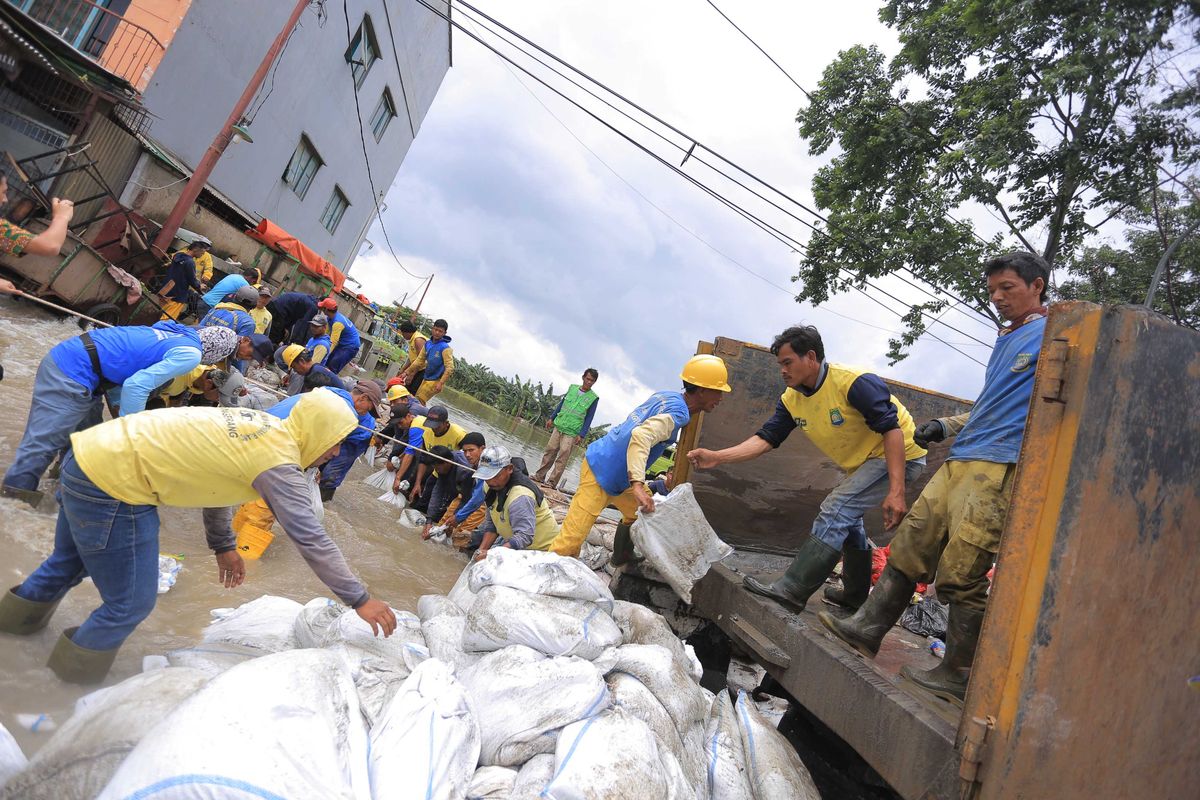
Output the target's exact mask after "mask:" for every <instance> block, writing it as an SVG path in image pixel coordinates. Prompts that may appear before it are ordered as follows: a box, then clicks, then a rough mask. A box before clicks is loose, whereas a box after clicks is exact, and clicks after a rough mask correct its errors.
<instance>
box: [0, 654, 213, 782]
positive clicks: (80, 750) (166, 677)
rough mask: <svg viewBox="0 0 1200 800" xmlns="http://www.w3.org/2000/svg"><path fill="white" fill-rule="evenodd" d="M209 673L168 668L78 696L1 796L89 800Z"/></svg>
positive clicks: (203, 682)
mask: <svg viewBox="0 0 1200 800" xmlns="http://www.w3.org/2000/svg"><path fill="white" fill-rule="evenodd" d="M210 677H211V676H210V675H209V674H208V673H206V672H203V671H201V670H197V669H189V668H187V667H167V668H165V669H157V670H153V671H151V672H143V673H141V674H138V675H134V676H133V677H132V678H128V679H126V680H124V681H121V682H120V683H118V684H116V685H114V686H109V687H106V688H104V689H100V690H98V691H95V692H92V693H91V694H88V695H85V696H84V697H81V698H79V700H78V701H77V702H76V704H75V713H74V714H73V715H72V716H71V718H70V719H68V720H67V721H66V723H64V724H63V726H62V727H61V728H59V729H58V730H56V731H55V732H54V734H53V735H52V736H51V737H50V740H49V741H47V742H46V744H45V745H44V746H43V747H42V749H41V750H39V751H38V752H37V753H36V754H34V757H33V759H32V760H31V761H30V762H29V767H28V769H26V770H25V772H23V773H21V774H20V775H18V776H16V777H14V778H12V780H11V781H10V782H9V783H8V785H7V786H6V787H5V789H4V791H3V792H0V797H4V798H26V800H91V798H93V797H95V796H96V795H98V794H99V793H100V790H101V789H103V788H104V786H105V784H107V783H108V781H109V779H110V778H112V776H113V773H114V772H116V771H117V767H119V766H120V765H121V762H122V761H124V760H125V756H127V755H128V754H129V752H130V751H131V750H133V748H134V747H135V746H136V745H137V743H138V742H139V741H141V739H142V737H143V736H145V734H146V732H147V731H149V730H150V729H151V728H153V727H154V726H155V725H157V724H158V723H159V721H160V720H162V719H163V718H164V717H166V716H167V715H168V714H169V713H171V712H172V711H174V710H175V708H176V706H178V705H179V704H180V703H182V702H183V701H184V700H186V699H187V698H189V697H191V696H192V695H193V694H195V693H196V692H197V691H199V690H200V689H201V688H202V687H203V686H204V685H205V684H207V683H208V681H209V678H210ZM0 750H2V748H0ZM2 761H3V757H2V756H0V762H2ZM0 769H2V764H0ZM3 783H4V781H3V780H2V779H0V784H3Z"/></svg>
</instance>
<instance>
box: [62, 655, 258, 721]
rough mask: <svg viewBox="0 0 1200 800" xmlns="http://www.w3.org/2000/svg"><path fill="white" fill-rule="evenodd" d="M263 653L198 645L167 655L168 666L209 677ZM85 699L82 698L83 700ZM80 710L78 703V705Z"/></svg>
mask: <svg viewBox="0 0 1200 800" xmlns="http://www.w3.org/2000/svg"><path fill="white" fill-rule="evenodd" d="M262 654H263V651H262V650H260V649H259V648H257V647H247V646H246V645H244V644H227V643H223V642H214V643H213V644H198V645H196V646H195V647H185V648H182V649H180V650H172V651H171V652H169V653H167V664H168V665H169V666H172V667H191V668H192V669H198V670H201V671H203V672H205V673H207V674H208V675H209V676H213V675H220V674H221V673H222V672H224V671H225V670H227V669H230V668H231V667H236V666H237V665H238V664H241V663H243V662H246V661H249V660H250V659H252V658H258V657H259V656H261V655H262ZM82 699H84V698H80V700H82ZM76 710H78V703H77V704H76Z"/></svg>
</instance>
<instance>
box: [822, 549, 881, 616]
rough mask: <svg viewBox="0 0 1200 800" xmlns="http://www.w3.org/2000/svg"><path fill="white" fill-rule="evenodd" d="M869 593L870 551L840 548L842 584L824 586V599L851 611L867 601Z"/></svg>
mask: <svg viewBox="0 0 1200 800" xmlns="http://www.w3.org/2000/svg"><path fill="white" fill-rule="evenodd" d="M870 593H871V551H870V550H856V549H854V548H850V547H847V548H845V549H844V550H842V585H841V586H840V587H839V586H826V587H825V599H826V600H827V601H829V602H830V603H833V604H834V605H835V606H842V607H843V608H848V609H850V610H851V611H857V610H858V607H859V606H861V605H862V604H863V603H865V602H867V595H868V594H870Z"/></svg>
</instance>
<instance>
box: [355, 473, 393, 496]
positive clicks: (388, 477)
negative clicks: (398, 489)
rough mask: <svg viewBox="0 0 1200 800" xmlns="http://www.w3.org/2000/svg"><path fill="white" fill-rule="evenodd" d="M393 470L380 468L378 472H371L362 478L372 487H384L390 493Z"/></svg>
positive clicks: (382, 488)
mask: <svg viewBox="0 0 1200 800" xmlns="http://www.w3.org/2000/svg"><path fill="white" fill-rule="evenodd" d="M395 476H396V474H395V473H394V472H388V471H387V470H386V469H381V470H379V471H378V472H373V473H371V475H369V476H368V477H366V478H363V483H365V484H366V485H367V486H370V487H371V488H373V489H379V490H384V489H386V490H387V491H388V493H389V494H390V493H391V491H392V480H393V478H395Z"/></svg>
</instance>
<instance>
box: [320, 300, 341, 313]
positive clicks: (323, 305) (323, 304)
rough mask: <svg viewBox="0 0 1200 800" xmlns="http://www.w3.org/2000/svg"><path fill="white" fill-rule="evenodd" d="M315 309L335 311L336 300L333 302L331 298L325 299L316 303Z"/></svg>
mask: <svg viewBox="0 0 1200 800" xmlns="http://www.w3.org/2000/svg"><path fill="white" fill-rule="evenodd" d="M317 308H327V309H329V310H330V311H337V300H334V299H333V298H332V297H326V298H325V299H324V300H322V301H321V302H319V303H317Z"/></svg>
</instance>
